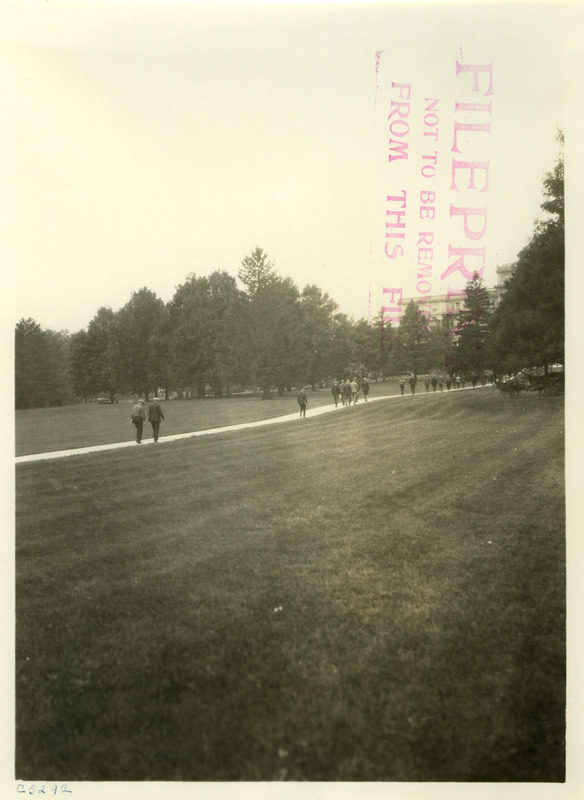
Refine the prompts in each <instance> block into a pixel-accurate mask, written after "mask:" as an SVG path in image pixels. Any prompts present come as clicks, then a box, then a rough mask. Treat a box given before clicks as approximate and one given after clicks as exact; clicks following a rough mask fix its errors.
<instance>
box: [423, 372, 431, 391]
mask: <svg viewBox="0 0 584 800" xmlns="http://www.w3.org/2000/svg"><path fill="white" fill-rule="evenodd" d="M424 386H425V387H426V394H427V393H428V392H429V391H430V378H428V376H426V380H425V381H424Z"/></svg>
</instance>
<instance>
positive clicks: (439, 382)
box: [398, 375, 476, 394]
mask: <svg viewBox="0 0 584 800" xmlns="http://www.w3.org/2000/svg"><path fill="white" fill-rule="evenodd" d="M408 383H409V384H410V392H411V393H412V394H415V393H416V384H417V383H418V380H417V378H414V377H413V376H412V377H411V378H409V379H408ZM398 385H399V388H400V391H401V393H402V394H403V393H404V389H405V387H406V381H405V379H404V378H399V380H398ZM472 385H473V388H474V387H475V386H476V381H475V380H473V383H472ZM424 386H425V387H426V391H427V392H429V391H430V386H431V387H432V391H433V392H435V391H436V390H437V389H440V391H441V392H443V391H444V386H446V389H447V391H450V389H451V388H452V387H453V386H454V388H455V389H464V387H465V386H466V380H465V378H464V377H463V376H461V375H453V376H450V375H447V376H446V378H443V377H442V375H440V376H439V377H436V376H435V375H433V376H432V377H431V378H430V377H429V376H428V375H426V377H425V378H424Z"/></svg>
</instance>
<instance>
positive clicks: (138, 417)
mask: <svg viewBox="0 0 584 800" xmlns="http://www.w3.org/2000/svg"><path fill="white" fill-rule="evenodd" d="M163 419H164V413H163V411H162V407H161V405H160V400H159V399H158V397H155V398H154V400H153V402H152V405H151V406H150V408H149V409H148V422H150V424H151V425H152V435H153V438H154V441H155V442H157V441H158V434H159V432H160V422H161V420H163ZM131 420H132V423H133V424H134V425H135V426H136V444H142V431H143V428H144V423H145V422H146V409H145V408H144V400H139V401H138V402H137V403H136V405H135V406H134V408H133V409H132V416H131Z"/></svg>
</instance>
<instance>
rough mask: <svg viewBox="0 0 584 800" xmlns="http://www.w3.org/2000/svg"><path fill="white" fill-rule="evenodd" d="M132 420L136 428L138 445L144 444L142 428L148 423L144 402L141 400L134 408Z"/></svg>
mask: <svg viewBox="0 0 584 800" xmlns="http://www.w3.org/2000/svg"><path fill="white" fill-rule="evenodd" d="M130 419H131V420H132V424H133V425H135V426H136V444H142V428H143V427H144V423H145V422H146V413H145V411H144V401H143V400H139V401H138V402H137V403H136V405H135V406H134V407H133V408H132V415H131V417H130Z"/></svg>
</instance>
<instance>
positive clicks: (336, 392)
mask: <svg viewBox="0 0 584 800" xmlns="http://www.w3.org/2000/svg"><path fill="white" fill-rule="evenodd" d="M331 392H332V394H333V400H334V401H335V408H337V406H338V405H339V394H340V393H341V391H340V389H339V384H338V383H337V381H336V380H334V381H333V386H332V389H331Z"/></svg>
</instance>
